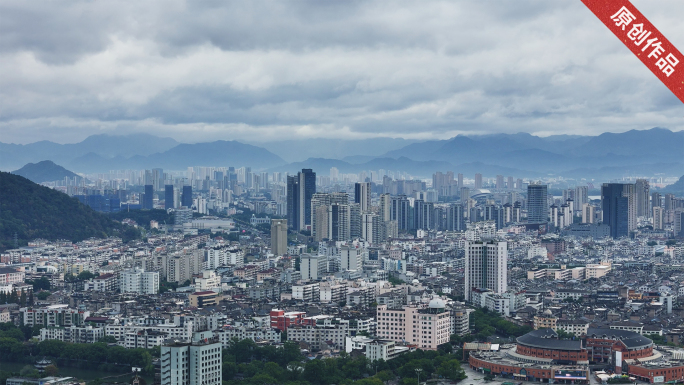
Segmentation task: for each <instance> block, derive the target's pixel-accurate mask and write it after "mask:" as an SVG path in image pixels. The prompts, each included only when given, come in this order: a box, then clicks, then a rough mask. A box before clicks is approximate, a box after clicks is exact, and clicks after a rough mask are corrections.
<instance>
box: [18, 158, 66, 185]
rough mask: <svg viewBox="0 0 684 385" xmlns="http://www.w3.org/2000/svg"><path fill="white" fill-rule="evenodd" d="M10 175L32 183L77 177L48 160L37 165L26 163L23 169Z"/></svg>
mask: <svg viewBox="0 0 684 385" xmlns="http://www.w3.org/2000/svg"><path fill="white" fill-rule="evenodd" d="M12 174H14V175H19V176H23V177H24V178H26V179H28V180H30V181H31V182H34V183H43V182H53V181H57V180H62V179H64V178H65V177H69V178H73V177H78V175H77V174H75V173H73V172H71V171H69V170H67V169H65V168H64V167H62V166H60V165H57V164H55V163H54V162H52V161H49V160H44V161H42V162H38V163H28V164H26V165H24V167H22V168H20V169H18V170H15V171H12Z"/></svg>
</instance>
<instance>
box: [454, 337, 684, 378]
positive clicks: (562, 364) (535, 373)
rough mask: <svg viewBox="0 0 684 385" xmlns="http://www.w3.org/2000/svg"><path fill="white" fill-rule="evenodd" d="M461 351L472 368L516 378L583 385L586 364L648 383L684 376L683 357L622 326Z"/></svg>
mask: <svg viewBox="0 0 684 385" xmlns="http://www.w3.org/2000/svg"><path fill="white" fill-rule="evenodd" d="M463 349H464V352H466V351H467V352H468V353H469V358H468V363H469V364H470V367H471V368H473V369H475V370H478V371H481V372H482V373H491V374H497V375H501V376H503V377H511V378H515V379H520V380H529V381H541V382H550V383H568V384H569V383H573V384H584V383H588V382H589V366H588V365H589V364H590V363H592V364H607V365H610V366H612V367H613V369H614V371H615V373H618V374H619V373H629V375H631V376H634V377H635V378H639V379H642V380H645V381H649V382H651V383H653V382H667V381H671V380H677V379H682V378H684V361H681V362H674V361H673V360H672V359H668V358H667V357H665V356H664V354H662V353H660V352H658V351H657V350H655V349H654V345H653V341H651V340H650V339H649V338H646V337H644V336H642V335H640V334H638V333H634V332H630V331H626V330H614V329H598V328H589V329H588V330H587V332H586V334H583V335H582V336H580V337H577V338H572V339H560V338H558V334H557V333H556V332H555V331H554V330H552V329H538V330H534V331H531V332H529V333H527V334H525V335H523V336H520V337H518V338H517V339H516V344H515V345H510V346H506V345H503V346H501V347H499V346H498V345H491V344H477V343H475V344H473V343H466V344H464V347H463Z"/></svg>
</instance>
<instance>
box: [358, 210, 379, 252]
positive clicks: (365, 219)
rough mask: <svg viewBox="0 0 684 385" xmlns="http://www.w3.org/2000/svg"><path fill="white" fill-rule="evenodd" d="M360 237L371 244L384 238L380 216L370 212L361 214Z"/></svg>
mask: <svg viewBox="0 0 684 385" xmlns="http://www.w3.org/2000/svg"><path fill="white" fill-rule="evenodd" d="M361 238H362V239H364V240H366V242H369V243H371V244H373V245H375V244H378V243H380V242H382V241H383V240H384V239H383V236H382V223H381V222H380V216H378V215H377V214H372V213H364V214H361Z"/></svg>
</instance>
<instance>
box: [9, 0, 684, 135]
mask: <svg viewBox="0 0 684 385" xmlns="http://www.w3.org/2000/svg"><path fill="white" fill-rule="evenodd" d="M636 5H637V6H638V7H639V8H640V9H641V10H642V12H644V14H646V15H647V16H648V17H649V18H650V19H651V21H652V22H654V24H656V25H657V26H659V27H660V29H661V31H662V32H663V33H665V35H666V36H668V38H670V40H671V41H672V42H673V43H674V44H675V45H676V46H679V47H680V48H681V47H682V46H683V45H684V26H683V25H681V23H680V22H679V20H681V15H682V14H684V5H681V3H680V2H678V1H675V0H672V1H658V2H646V1H640V2H636ZM0 33H1V34H2V36H3V38H2V39H0V71H1V72H2V73H3V74H4V76H2V77H0V105H1V106H2V107H1V109H0V132H1V134H0V135H1V137H0V140H2V141H4V142H10V141H14V142H22V143H26V142H31V141H35V140H39V139H50V140H56V141H59V142H72V141H76V140H80V139H82V138H84V137H85V136H87V135H89V134H92V133H102V132H109V133H128V132H136V131H145V132H149V133H153V134H160V135H164V136H173V137H175V138H176V139H178V140H181V141H202V140H214V139H244V140H257V141H258V140H268V139H278V138H287V139H292V138H297V137H300V138H306V137H334V138H363V137H373V136H393V137H406V138H418V139H421V138H425V139H430V138H446V137H450V136H453V135H456V134H459V133H489V132H518V131H527V132H532V133H538V134H544V135H549V134H561V133H580V134H596V133H600V132H603V131H625V130H628V129H632V128H648V127H652V126H664V127H669V128H672V129H682V128H684V125H683V124H682V123H681V116H682V111H681V103H680V102H679V101H678V100H677V99H676V98H675V97H674V96H672V95H671V93H670V92H669V91H668V90H667V89H666V88H665V87H664V86H663V85H662V84H660V83H659V82H658V81H657V79H656V78H655V77H654V76H653V75H652V74H650V73H649V72H648V70H647V69H646V68H645V67H644V66H643V65H642V64H641V63H639V62H638V60H637V59H635V58H634V57H633V56H632V54H631V53H629V52H628V51H627V50H626V49H625V48H624V47H623V46H622V45H621V43H620V42H619V41H618V40H617V39H616V38H615V37H614V36H612V35H611V34H610V32H609V31H608V30H607V29H606V28H605V27H604V26H603V25H601V23H600V22H599V21H598V20H597V19H596V18H595V17H594V16H593V15H592V14H591V12H590V11H588V10H587V9H586V8H584V6H583V5H582V4H581V2H579V1H503V0H501V1H487V2H476V1H467V2H466V1H462V2H452V1H448V2H367V1H357V2H319V1H298V2H259V1H247V2H245V1H232V2H224V1H213V2H211V1H210V2H205V1H202V2H184V1H160V2H102V1H97V2H96V1H83V2H68V3H58V2H40V3H36V2H19V1H16V2H13V1H6V2H3V3H0Z"/></svg>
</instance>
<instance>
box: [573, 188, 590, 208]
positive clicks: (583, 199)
mask: <svg viewBox="0 0 684 385" xmlns="http://www.w3.org/2000/svg"><path fill="white" fill-rule="evenodd" d="M585 203H589V187H587V186H576V187H575V210H581V209H582V207H584V204H585Z"/></svg>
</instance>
